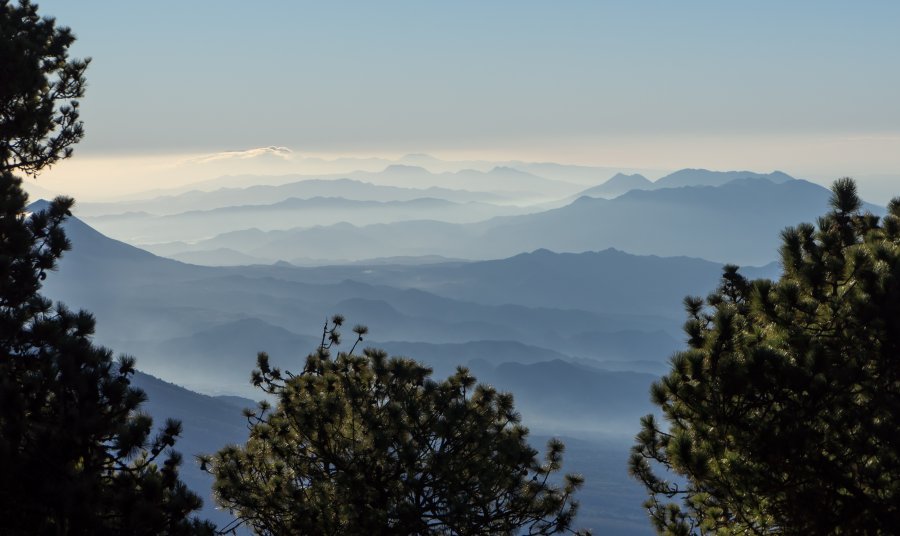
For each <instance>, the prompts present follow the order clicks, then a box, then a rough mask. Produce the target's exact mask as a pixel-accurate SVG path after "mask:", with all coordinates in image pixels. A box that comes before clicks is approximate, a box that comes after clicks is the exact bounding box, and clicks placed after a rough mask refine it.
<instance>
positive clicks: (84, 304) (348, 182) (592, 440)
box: [34, 164, 883, 534]
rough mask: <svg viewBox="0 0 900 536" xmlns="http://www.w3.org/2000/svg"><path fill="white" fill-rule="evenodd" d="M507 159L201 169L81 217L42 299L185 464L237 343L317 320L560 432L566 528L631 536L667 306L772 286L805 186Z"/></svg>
mask: <svg viewBox="0 0 900 536" xmlns="http://www.w3.org/2000/svg"><path fill="white" fill-rule="evenodd" d="M523 168H524V169H526V170H529V171H523V170H519V169H516V168H512V167H507V166H494V167H491V168H490V169H489V170H488V171H456V172H438V173H435V172H431V171H428V170H426V169H425V168H423V167H411V166H405V165H399V164H390V165H387V166H385V168H384V169H383V170H382V171H378V172H369V171H365V172H359V171H353V170H350V171H348V172H346V173H338V174H329V175H324V176H291V177H285V176H266V175H246V176H239V177H235V176H225V177H222V178H221V179H220V180H213V181H205V182H204V183H202V184H201V185H200V186H201V187H198V188H188V189H182V190H181V191H168V192H159V191H157V192H149V193H147V194H146V195H145V196H140V195H136V196H129V197H128V198H127V199H123V200H121V201H107V202H102V203H99V202H85V203H83V204H80V205H78V206H76V209H75V216H76V217H74V218H72V219H70V221H69V222H68V223H67V227H66V229H67V232H68V234H69V236H70V238H71V240H72V243H73V249H72V251H71V252H69V253H67V254H66V255H65V257H64V258H63V261H62V262H61V264H60V267H59V270H58V273H53V274H51V276H50V277H49V278H48V279H47V281H46V286H45V289H46V292H47V294H48V295H49V296H50V297H52V298H53V299H56V300H61V301H63V302H65V303H67V304H68V305H69V306H70V307H75V308H84V309H86V310H89V311H91V312H92V313H93V314H94V315H95V316H96V318H97V321H98V329H97V335H96V340H97V341H98V342H99V343H102V344H104V345H107V346H109V347H110V348H113V349H115V351H116V352H122V353H127V354H131V355H134V356H137V357H138V367H139V369H140V370H141V371H142V374H141V375H140V376H138V379H137V383H138V385H140V386H141V387H142V388H144V389H145V390H146V391H147V392H148V394H149V395H150V396H149V400H150V402H149V404H148V406H147V407H148V409H149V411H150V412H151V413H153V414H154V415H160V416H162V415H165V416H174V417H178V418H180V419H182V420H183V421H184V424H185V433H184V439H183V440H182V441H181V442H180V443H179V448H180V449H181V450H183V451H184V452H185V453H186V454H188V455H193V454H196V453H200V452H212V451H215V450H216V449H218V448H220V446H221V445H222V444H225V443H228V442H241V441H242V439H243V437H244V436H245V434H246V427H245V423H244V422H243V418H242V417H241V414H240V410H241V409H242V408H244V407H252V406H253V405H254V403H255V402H254V401H256V400H258V399H260V398H263V397H264V394H263V393H262V392H260V391H259V390H257V389H255V388H254V387H253V386H252V385H251V384H250V382H249V375H250V371H251V370H252V369H253V368H254V367H255V364H256V354H257V353H258V352H261V351H264V352H266V353H268V354H269V356H270V358H271V360H272V362H273V364H274V365H277V366H279V367H281V368H283V369H284V370H288V371H292V370H293V371H298V370H300V369H302V367H303V363H304V360H305V356H306V355H307V354H308V353H310V352H312V351H313V350H314V349H315V348H316V347H317V346H318V345H319V344H320V343H321V340H322V329H323V325H324V323H325V321H326V320H327V319H328V318H329V317H330V316H331V315H334V314H341V315H344V316H345V317H346V318H347V319H348V322H350V323H351V325H352V324H357V323H358V324H364V325H366V326H368V328H369V332H368V334H367V335H366V337H365V340H364V341H363V343H362V344H363V345H364V346H371V347H376V348H382V349H384V350H386V351H387V352H389V353H390V354H391V355H399V356H406V357H411V358H414V359H416V360H418V361H420V362H422V363H425V364H427V365H428V366H430V367H431V368H432V369H433V371H434V373H433V374H434V377H436V378H443V377H446V376H448V375H450V374H452V373H453V372H454V371H455V370H456V368H457V367H459V366H464V367H467V368H469V369H470V370H471V371H472V372H473V374H474V375H475V376H476V377H477V378H478V379H479V380H480V381H482V382H486V383H490V384H492V385H494V386H496V387H497V388H499V389H501V390H503V391H508V392H511V393H513V395H514V396H515V401H516V407H517V409H518V410H519V411H520V412H521V413H522V416H523V420H524V422H525V424H526V425H527V426H529V428H530V429H531V433H532V439H533V441H534V442H535V444H536V445H538V446H541V445H542V444H543V442H545V441H546V439H547V438H548V437H550V436H554V437H562V438H564V439H565V442H566V444H567V446H568V450H567V453H566V457H565V460H566V466H565V467H566V469H567V470H573V471H578V472H582V473H584V474H585V475H586V476H587V484H586V486H585V489H584V491H583V496H582V503H583V507H582V510H581V514H580V517H579V520H580V522H582V523H584V524H585V525H586V526H591V527H593V528H594V529H595V530H598V531H602V532H605V533H611V534H646V533H648V532H649V528H648V527H647V525H646V521H645V513H644V511H643V510H642V508H641V506H640V504H641V494H642V492H641V489H640V487H639V486H638V485H637V484H636V483H635V482H633V481H632V480H631V479H630V478H629V477H628V475H627V473H626V468H625V460H626V459H627V456H628V448H629V446H630V445H631V442H632V438H633V436H634V434H635V433H636V432H637V431H638V429H639V426H638V423H639V420H640V418H641V417H642V416H643V415H645V414H647V413H651V412H653V411H654V407H653V406H652V404H651V403H650V398H649V388H650V385H651V383H652V382H654V381H655V380H656V379H657V378H659V376H660V375H662V374H664V373H665V372H666V371H667V370H668V359H669V358H670V357H671V356H672V355H673V354H674V353H675V352H677V351H679V350H681V349H683V348H684V340H685V336H684V335H683V332H682V330H681V325H682V323H683V322H684V318H685V316H684V312H683V310H682V306H681V302H682V298H684V296H686V295H699V296H703V295H705V294H706V293H708V292H710V291H712V290H713V289H714V288H715V287H716V286H717V284H718V280H719V277H720V275H721V273H722V268H723V263H724V262H740V263H742V264H744V266H742V268H741V270H742V273H744V274H745V275H746V276H748V277H752V278H772V279H774V278H777V277H778V276H779V273H780V265H779V263H778V259H779V254H778V251H777V247H776V244H777V237H778V234H779V232H780V230H781V229H783V228H784V227H786V226H789V225H793V224H795V223H798V222H799V221H803V220H810V219H812V218H814V217H815V216H816V215H817V214H820V213H822V212H823V211H824V210H826V208H827V203H828V198H829V192H828V191H827V190H826V189H825V188H823V187H821V186H819V185H817V184H814V183H811V182H807V181H804V180H802V179H799V178H794V177H791V176H789V175H787V174H784V173H781V172H765V173H763V172H748V171H730V172H713V171H707V170H700V169H685V170H681V171H677V172H674V173H671V174H666V175H664V176H662V177H661V178H658V179H657V180H649V179H647V178H645V177H644V176H642V175H640V174H636V173H630V174H629V173H616V172H610V171H609V170H605V169H597V170H594V172H593V176H595V177H596V181H595V184H593V185H588V184H584V182H586V181H587V179H586V178H585V174H586V171H585V169H584V168H576V169H574V170H569V168H568V167H567V166H564V165H550V164H544V165H542V166H523ZM537 171H541V172H542V173H543V175H538V174H537V173H536V172H537ZM554 171H555V172H556V173H554ZM567 171H569V173H568V174H567V173H566V172H567ZM411 177H413V178H414V183H415V187H412V186H409V184H410V182H409V181H410V178H411ZM573 177H575V178H576V179H575V180H578V181H580V182H581V183H578V182H570V181H571V180H572V179H573ZM566 179H569V180H566ZM401 183H402V184H406V185H405V186H398V184H401ZM34 208H37V206H35V207H34ZM867 209H868V210H871V211H872V212H875V213H881V212H883V208H881V207H878V206H876V205H868V206H867ZM184 471H185V478H187V479H188V481H189V483H193V485H194V486H196V487H198V488H200V487H202V488H207V487H208V486H209V482H210V481H209V479H208V477H207V476H206V475H203V474H202V473H200V472H199V471H198V469H197V467H196V466H195V465H194V464H188V465H187V466H186V467H185V469H184ZM207 489H208V488H207ZM207 504H208V505H207V508H206V511H205V512H206V513H207V514H208V515H210V516H212V517H213V518H214V519H217V520H219V521H227V514H224V513H222V512H219V511H213V510H212V508H211V501H209V502H208V503H207Z"/></svg>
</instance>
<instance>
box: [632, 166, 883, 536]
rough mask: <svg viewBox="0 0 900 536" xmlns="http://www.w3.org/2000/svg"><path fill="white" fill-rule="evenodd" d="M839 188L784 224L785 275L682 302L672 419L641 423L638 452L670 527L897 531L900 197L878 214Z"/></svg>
mask: <svg viewBox="0 0 900 536" xmlns="http://www.w3.org/2000/svg"><path fill="white" fill-rule="evenodd" d="M832 191H833V196H832V199H831V206H832V210H831V211H830V212H829V213H828V214H826V215H825V216H824V217H822V218H820V219H819V221H818V222H817V225H816V226H813V225H811V224H802V225H799V226H797V227H796V228H789V229H787V230H785V231H784V232H783V234H782V240H783V244H782V246H781V258H782V267H783V275H782V276H781V278H780V279H779V280H778V281H775V282H772V281H768V280H756V281H749V280H747V279H745V278H744V277H743V276H742V275H741V274H740V273H739V271H738V269H737V267H735V266H728V267H726V269H725V273H724V276H723V280H722V284H721V286H720V287H719V288H718V289H717V290H716V291H715V292H713V293H712V294H710V296H709V297H707V298H706V300H703V299H700V298H693V297H691V298H686V299H685V305H686V309H687V312H688V321H687V323H686V324H685V333H686V334H687V337H688V344H689V349H688V350H686V351H684V352H680V353H678V354H676V355H675V356H674V357H673V358H672V370H671V372H670V373H669V374H668V375H667V376H665V377H664V378H663V379H662V380H661V381H660V382H658V383H657V384H655V385H654V386H653V389H652V398H653V401H654V402H655V403H656V404H657V405H659V406H660V408H661V410H662V414H663V415H664V417H665V418H666V421H667V423H668V426H667V427H663V426H661V425H660V423H658V422H657V421H656V420H655V419H654V418H653V416H652V415H650V416H647V417H645V418H644V419H643V422H642V425H643V430H642V431H641V433H640V434H639V435H638V437H637V443H636V445H635V446H634V448H633V454H632V458H631V472H632V474H633V475H634V476H635V477H637V478H638V479H639V480H640V481H641V482H643V484H644V485H645V486H646V488H647V490H648V492H649V494H650V499H649V500H648V502H647V507H648V508H649V511H650V514H651V518H652V520H653V522H654V524H655V526H656V528H657V529H658V531H659V532H660V533H662V534H701V533H702V534H708V533H715V534H772V533H777V534H845V533H847V534H894V533H896V530H897V527H900V420H898V419H900V361H898V359H900V198H896V199H894V200H893V201H891V203H890V204H889V206H888V214H887V215H886V216H885V217H884V218H883V219H880V218H878V217H876V216H873V215H872V214H869V213H863V212H862V211H861V207H862V203H861V201H860V199H859V197H858V196H857V194H856V186H855V184H854V183H853V181H852V180H850V179H841V180H838V181H836V182H835V184H834V186H833V188H832ZM660 468H663V469H666V470H667V471H668V472H669V473H670V476H671V478H670V479H669V480H666V479H664V475H663V476H661V475H659V474H657V471H656V470H657V469H660ZM673 499H680V501H678V502H676V501H673ZM669 501H671V502H669ZM679 502H680V504H679Z"/></svg>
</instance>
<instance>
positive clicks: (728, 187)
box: [153, 172, 883, 265]
mask: <svg viewBox="0 0 900 536" xmlns="http://www.w3.org/2000/svg"><path fill="white" fill-rule="evenodd" d="M712 173H714V174H713V175H712V176H714V177H718V179H719V180H726V179H730V180H728V181H727V182H725V183H724V184H722V185H721V186H682V187H671V188H668V187H667V188H655V189H650V190H631V191H629V192H626V193H624V194H622V195H620V196H618V197H615V198H613V199H603V198H593V197H588V196H582V197H579V198H578V199H576V200H574V201H573V202H572V203H570V204H568V205H565V206H563V207H560V208H556V209H551V210H545V211H540V212H535V213H531V214H523V215H513V216H502V217H496V218H493V219H490V220H486V221H483V222H479V223H471V224H451V223H447V222H441V221H433V220H415V221H399V222H391V223H383V224H374V225H365V226H355V225H347V224H337V225H328V226H319V227H314V228H302V229H290V230H281V231H272V232H253V233H249V232H247V233H230V234H223V235H220V236H217V237H214V238H212V239H209V240H204V241H200V242H197V243H196V244H193V245H181V246H179V245H158V246H153V250H154V251H157V252H160V253H161V254H182V253H184V252H186V251H190V250H192V249H193V250H213V249H217V248H228V249H232V250H235V251H239V252H241V253H243V254H246V255H250V256H252V257H254V258H260V259H269V260H270V261H272V262H274V261H275V260H286V261H289V262H290V261H292V260H293V259H295V258H298V257H300V254H301V252H302V253H305V256H306V257H319V258H335V259H345V260H347V261H353V260H358V259H363V258H371V257H380V256H421V255H441V256H446V257H455V258H468V259H492V258H494V259H496V258H505V257H509V256H513V255H516V254H517V253H520V252H522V251H532V250H535V249H540V248H547V249H551V250H553V251H558V252H583V251H597V250H603V249H606V248H610V247H612V248H616V249H620V250H625V251H629V252H631V253H636V254H641V255H661V256H666V257H672V256H679V255H686V256H689V257H698V258H703V259H711V260H714V261H717V262H731V263H737V264H745V265H762V264H767V263H769V262H771V261H773V260H776V259H777V258H778V237H779V234H780V233H781V231H782V230H783V229H784V228H785V227H788V226H793V225H797V224H799V223H802V222H809V221H815V219H816V218H817V217H818V216H820V215H821V214H823V213H825V212H826V211H827V210H828V200H829V198H830V196H831V193H830V191H829V190H828V189H826V188H823V187H822V186H819V185H817V184H813V183H810V182H807V181H803V180H798V179H790V180H788V179H784V180H781V179H783V177H781V176H780V175H778V174H777V172H776V174H775V175H774V176H775V178H776V181H773V180H770V179H769V178H768V176H769V175H773V174H769V175H767V176H752V177H744V178H734V176H736V175H729V174H721V173H716V172H712ZM701 175H703V176H704V177H707V176H709V175H708V174H707V173H705V172H704V173H702V174H701ZM676 178H678V177H676ZM678 180H679V181H680V180H683V179H680V178H679V179H678ZM777 180H781V182H777ZM675 182H676V183H677V181H675ZM865 208H866V209H867V210H870V211H872V212H873V213H876V214H880V213H883V208H881V207H876V206H874V205H869V204H866V205H865ZM311 252H312V253H313V254H312V255H310V253H311Z"/></svg>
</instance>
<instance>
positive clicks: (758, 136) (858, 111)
mask: <svg viewBox="0 0 900 536" xmlns="http://www.w3.org/2000/svg"><path fill="white" fill-rule="evenodd" d="M39 5H40V6H41V12H42V13H44V14H49V15H54V16H56V18H57V20H58V21H59V22H60V23H61V24H65V25H68V26H71V27H72V28H73V30H74V31H75V33H76V35H77V36H78V42H77V44H76V47H75V50H74V52H75V54H76V55H79V56H91V57H93V63H92V65H91V68H90V70H89V71H88V80H89V89H88V96H87V97H86V98H85V99H84V102H83V118H84V120H85V125H86V128H87V137H86V138H85V141H84V142H83V143H82V144H81V146H80V147H79V149H78V151H77V154H78V157H81V158H85V159H86V160H84V162H87V161H88V160H87V159H91V161H94V162H98V161H99V160H98V159H100V158H101V157H102V158H106V159H110V158H113V157H116V158H118V157H121V156H123V155H135V154H145V155H146V154H165V155H172V154H197V153H207V152H218V151H223V150H244V149H249V148H254V147H261V146H268V145H278V146H286V147H290V148H291V149H293V150H294V151H298V152H300V153H303V154H306V153H309V154H373V155H374V154H379V155H380V154H388V155H390V154H402V153H406V152H430V153H435V154H438V155H441V156H449V157H455V156H465V157H483V158H494V157H496V158H523V159H529V160H557V161H562V162H573V163H585V164H597V165H609V166H627V167H646V168H654V169H674V168H679V167H685V166H692V167H709V168H717V169H728V168H751V169H756V170H759V171H768V170H771V169H776V168H777V169H784V170H785V171H788V172H792V173H793V174H795V175H801V176H803V175H807V176H809V177H810V178H818V177H835V176H840V175H858V176H872V175H882V181H884V180H887V181H893V180H895V179H896V177H897V176H900V97H898V93H897V88H898V87H900V31H898V28H900V2H896V1H893V0H891V1H888V0H885V1H867V2H853V3H851V2H846V1H839V2H838V1H835V2H828V1H816V2H813V1H809V2H801V1H797V2H784V1H772V2H765V1H762V2H741V3H738V2H721V1H710V2H671V1H659V2H638V1H636V2H626V1H620V2H602V1H596V0H595V1H585V2H565V1H557V2H548V1H543V2H530V1H508V2H499V1H496V2H485V1H478V2H467V1H455V2H427V1H408V2H398V1H387V2H372V1H364V2H362V1H361V2H315V3H312V2H300V1H275V0H272V1H266V2H247V1H246V0H245V1H240V2H237V1H229V0H215V1H211V0H190V1H184V0H181V1H177V2H176V1H171V0H156V1H154V2H131V1H122V2H116V1H112V0H107V1H99V0H80V1H78V2H73V1H71V0H54V1H49V0H43V1H39ZM111 161H112V160H108V161H107V163H109V162H111ZM67 165H68V164H67ZM98 165H99V164H98ZM98 169H99V168H98ZM64 172H65V168H64V167H61V168H60V169H59V170H58V171H57V172H54V174H63V173H64ZM891 177H893V178H891ZM897 180H898V186H900V179H897ZM898 190H900V187H898Z"/></svg>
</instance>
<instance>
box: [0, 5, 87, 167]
mask: <svg viewBox="0 0 900 536" xmlns="http://www.w3.org/2000/svg"><path fill="white" fill-rule="evenodd" d="M0 35H2V39H0V171H19V172H24V173H27V174H30V175H33V174H35V173H37V172H38V171H40V170H41V169H42V168H44V167H47V166H50V165H52V164H53V163H55V162H57V161H58V160H60V159H61V158H68V157H69V156H70V155H71V154H72V145H74V144H76V143H78V141H79V140H80V139H81V138H82V136H83V135H84V129H83V127H82V124H81V121H79V120H78V101H77V99H79V98H81V97H82V96H83V95H84V87H85V79H84V71H85V69H87V65H88V63H89V62H90V60H89V59H86V60H77V59H70V58H69V53H68V51H69V46H70V45H71V44H72V43H73V42H74V41H75V36H74V35H72V32H71V30H69V28H65V27H58V26H56V24H55V21H54V19H52V18H47V17H44V18H42V17H41V16H40V15H38V14H37V6H36V5H34V4H31V3H30V2H29V1H28V0H21V1H20V2H19V3H18V5H14V4H12V3H11V2H9V1H8V0H2V1H0Z"/></svg>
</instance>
